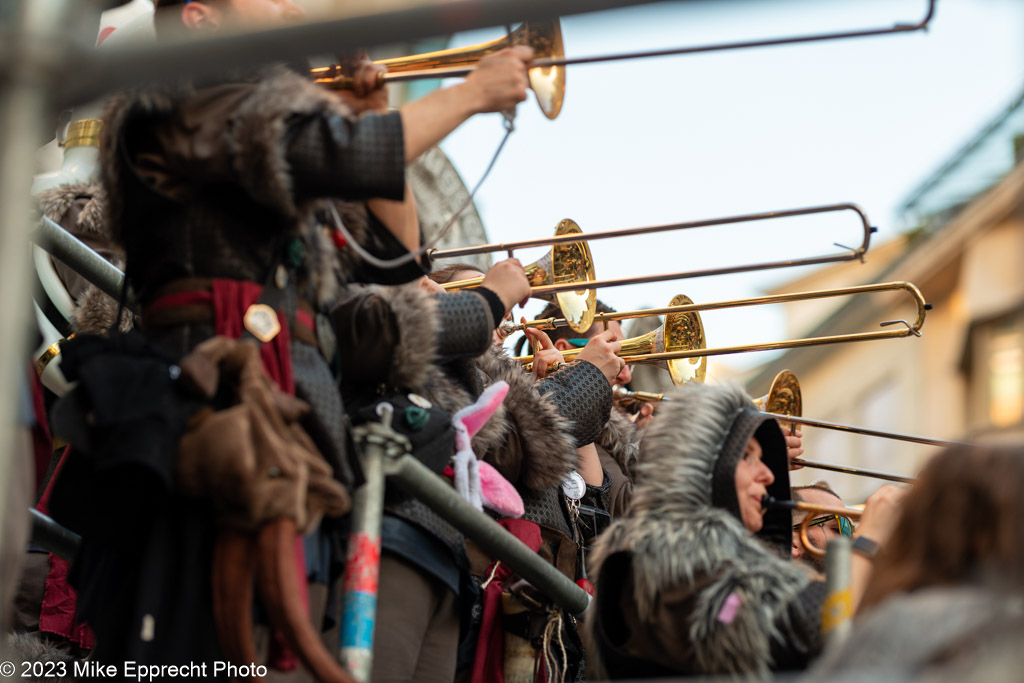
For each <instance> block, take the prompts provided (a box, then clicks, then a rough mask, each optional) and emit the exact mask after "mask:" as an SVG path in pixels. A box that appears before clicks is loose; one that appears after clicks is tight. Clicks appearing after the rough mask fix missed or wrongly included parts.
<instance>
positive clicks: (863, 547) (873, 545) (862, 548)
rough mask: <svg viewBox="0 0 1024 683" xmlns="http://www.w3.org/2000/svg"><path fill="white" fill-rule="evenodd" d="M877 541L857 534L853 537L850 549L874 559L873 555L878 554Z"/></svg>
mask: <svg viewBox="0 0 1024 683" xmlns="http://www.w3.org/2000/svg"><path fill="white" fill-rule="evenodd" d="M878 548H879V546H878V542H877V541H873V540H871V539H870V538H868V537H867V536H858V537H857V538H855V539H853V545H852V546H851V549H852V550H853V552H855V553H860V554H861V555H863V556H864V557H866V558H868V559H869V560H873V559H875V555H877V554H878Z"/></svg>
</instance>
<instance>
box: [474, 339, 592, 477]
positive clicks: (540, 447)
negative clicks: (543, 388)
mask: <svg viewBox="0 0 1024 683" xmlns="http://www.w3.org/2000/svg"><path fill="white" fill-rule="evenodd" d="M476 365H477V368H478V369H479V371H480V373H481V375H482V376H483V377H484V381H485V383H487V384H490V383H491V382H496V381H498V380H505V381H506V382H508V385H509V391H508V396H507V397H506V398H505V403H504V406H505V408H506V411H507V414H506V429H507V430H510V431H513V432H515V434H516V437H517V439H518V441H519V446H520V449H516V448H504V447H503V448H493V449H490V450H488V451H486V455H485V456H484V457H485V459H486V460H487V461H488V462H490V463H491V464H492V465H494V466H495V467H496V468H497V469H498V470H499V471H500V472H502V473H503V474H504V473H506V472H518V476H517V477H515V478H514V481H513V483H514V484H516V485H517V486H524V487H526V488H528V489H531V490H533V491H542V490H544V489H547V488H550V487H552V486H560V485H561V483H562V480H563V479H565V477H566V475H567V474H569V472H571V471H572V470H573V469H574V468H575V467H576V441H575V439H574V438H573V436H572V432H571V425H570V423H569V421H568V420H567V419H566V418H564V417H562V415H561V413H559V412H558V408H557V407H556V406H555V405H554V404H553V403H551V402H550V401H548V400H547V399H546V398H545V397H544V396H542V395H541V393H540V392H539V391H538V389H537V383H536V381H535V378H534V375H533V373H529V372H524V371H523V366H522V364H520V363H519V362H518V361H515V360H513V359H512V358H510V357H509V356H508V355H506V354H505V353H504V352H503V351H502V350H501V349H499V348H492V349H491V350H490V351H488V352H487V353H485V354H483V355H482V356H480V357H479V358H477V361H476ZM491 419H492V420H493V419H494V418H491ZM516 460H518V462H516ZM506 476H508V475H507V474H506Z"/></svg>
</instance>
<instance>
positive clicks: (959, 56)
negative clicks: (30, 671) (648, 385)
mask: <svg viewBox="0 0 1024 683" xmlns="http://www.w3.org/2000/svg"><path fill="white" fill-rule="evenodd" d="M926 4H927V3H926V2H925V1H924V0H827V1H826V0H779V1H777V2H773V1H767V0H764V1H758V2H751V1H742V0H716V1H714V2H683V3H669V4H656V5H648V6H644V7H636V8H629V9H624V10H618V11H615V12H606V13H600V14H594V15H585V16H579V17H570V18H567V19H565V20H564V21H563V22H562V30H563V34H564V37H565V43H566V51H567V54H568V55H569V56H585V55H593V54H601V53H607V52H622V51H630V50H642V49H650V48H657V47H669V46H677V45H698V44H707V43H714V42H725V41H729V42H732V41H735V40H741V39H746V38H763V37H771V36H783V35H799V34H805V33H810V32H817V31H835V30H850V29H859V28H876V27H882V26H889V25H892V24H894V23H897V22H914V23H916V22H917V21H918V20H919V19H920V18H921V17H922V16H923V14H924V11H925V8H926ZM500 33H501V31H490V32H474V33H472V34H464V35H460V36H456V37H455V39H454V40H453V43H452V44H453V45H464V44H469V43H471V42H478V41H481V40H486V39H490V38H492V37H496V36H497V35H499V34H500ZM1022 88H1024V2H1020V0H940V2H939V3H938V8H937V13H936V16H935V18H934V20H933V21H932V24H931V28H930V29H929V30H928V32H926V33H925V32H919V33H913V34H897V35H890V36H883V37H879V38H867V39H854V40H843V41H831V42H824V43H815V44H809V45H794V46H787V47H774V48H758V49H754V50H736V51H728V52H720V53H708V54H702V55H693V56H678V57H664V58H658V59H648V60H636V61H627V62H618V63H609V64H594V65H582V66H577V67H569V72H568V76H567V89H566V98H565V106H564V108H563V110H562V114H561V116H560V117H559V118H558V119H557V120H556V121H548V120H547V119H545V118H544V117H543V116H542V115H541V114H540V112H539V111H538V109H537V107H536V103H535V102H534V101H532V100H531V101H529V102H527V103H525V104H524V105H522V106H520V108H519V114H518V117H517V121H516V125H517V130H516V132H515V134H514V135H513V137H512V139H511V140H510V141H509V143H508V145H507V147H506V149H505V151H504V152H503V154H502V156H501V158H500V159H499V160H498V163H497V166H496V167H495V169H494V171H493V172H492V174H491V177H490V179H489V180H488V181H487V183H486V184H485V185H484V187H483V188H482V189H481V191H480V192H479V194H478V195H477V208H478V209H479V211H480V214H481V216H482V218H483V220H484V224H485V225H486V227H487V230H488V232H489V235H490V238H491V240H492V241H508V240H515V239H526V238H535V237H541V236H545V235H548V234H552V232H553V230H554V227H555V225H556V224H557V223H558V221H559V220H560V219H561V218H564V217H569V218H573V219H574V220H576V221H577V222H578V223H579V224H580V226H581V227H582V228H583V230H584V231H590V232H597V231H603V230H610V229H613V228H621V227H630V226H641V225H650V224H657V223H672V222H678V221H685V220H693V219H699V218H708V217H716V216H728V215H736V214H741V213H753V212H760V211H767V210H775V209H786V208H795V207H801V206H810V205H819V204H830V203H835V202H843V201H851V202H855V203H858V204H860V205H861V206H862V207H863V208H864V209H865V210H866V212H867V214H868V216H869V217H870V218H871V219H872V222H873V223H874V224H875V225H877V226H878V227H879V229H880V234H879V235H878V236H877V237H876V239H877V240H879V242H880V241H882V240H885V239H888V238H891V237H892V236H894V235H896V234H898V233H899V232H900V230H901V229H903V228H905V227H907V226H904V225H902V224H901V223H900V222H899V218H898V216H897V215H896V209H897V207H898V204H899V202H900V200H901V199H903V198H904V197H905V196H906V194H907V193H908V192H909V191H910V190H912V189H913V188H914V187H915V186H916V185H917V184H918V183H919V182H921V181H922V180H923V179H924V178H925V177H926V176H927V175H928V174H930V173H931V172H932V171H933V170H934V169H935V168H936V167H937V166H938V165H939V164H940V163H942V162H943V161H944V160H945V159H947V158H948V157H949V156H950V155H951V154H952V153H953V152H955V151H956V150H957V149H958V148H959V147H960V146H961V145H962V144H963V143H964V142H966V141H967V140H968V139H969V138H970V137H971V136H972V135H973V134H974V133H976V132H977V130H978V129H979V128H980V127H981V126H982V125H983V124H984V123H986V122H987V121H988V120H989V119H990V118H991V117H993V116H994V115H995V114H996V113H997V112H999V111H1000V110H1001V109H1002V108H1003V107H1004V106H1005V105H1006V104H1007V103H1008V102H1009V101H1010V100H1011V99H1012V98H1013V97H1014V96H1015V95H1016V94H1017V93H1019V92H1020V90H1021V89H1022ZM500 137H501V126H500V121H499V120H498V117H496V116H489V117H477V120H474V121H472V122H470V123H469V124H467V125H465V126H463V127H462V128H461V129H459V131H457V132H456V133H455V134H453V135H452V136H451V137H450V138H449V139H448V140H447V141H446V142H445V144H444V148H445V150H446V151H447V152H448V154H449V155H450V156H451V158H452V159H453V161H454V162H455V164H456V166H457V167H458V169H459V171H460V172H461V173H462V175H463V178H464V179H465V180H466V182H467V184H469V185H472V184H473V183H475V182H476V180H477V179H478V178H479V177H480V174H481V173H482V172H483V169H484V167H485V166H486V164H487V162H488V161H489V159H490V155H491V154H492V153H493V150H494V148H495V146H496V145H497V144H498V142H499V140H500ZM850 216H851V215H850V214H848V215H847V216H846V217H845V218H843V219H841V220H824V219H820V218H819V219H801V220H799V221H794V222H793V223H790V224H788V225H782V224H778V225H773V223H774V222H766V223H759V224H755V225H754V226H749V227H737V226H731V227H721V228H711V229H705V230H700V231H688V232H687V233H685V234H684V233H669V234H663V235H658V236H650V237H645V238H638V239H636V240H633V241H631V242H629V241H624V240H611V241H603V242H595V243H594V244H593V245H592V248H593V251H594V256H595V260H596V263H597V272H598V275H599V276H603V277H625V276H629V275H638V274H646V273H659V272H674V271H680V270H690V269H698V268H707V267H713V266H716V265H732V264H738V263H750V262H756V261H764V260H775V259H782V258H787V257H795V256H810V255H817V254H823V253H834V251H835V248H834V247H832V246H831V245H832V243H833V242H836V241H839V242H843V243H846V244H851V243H852V244H857V243H859V239H860V237H859V230H858V227H857V224H856V222H855V221H853V220H851V217H850ZM539 256H540V251H539V250H532V251H525V252H523V253H522V254H521V255H520V258H521V259H522V260H523V261H524V262H529V261H533V260H535V259H536V258H538V257H539ZM868 257H869V258H870V252H869V255H868ZM805 272H806V269H787V270H777V271H771V272H768V273H761V274H750V275H737V276H726V277H716V278H702V279H696V280H685V281H679V282H674V283H672V282H669V283H662V284H650V285H638V286H633V287H623V288H616V289H606V290H603V291H601V292H599V295H598V296H599V297H600V298H602V299H603V300H605V301H607V302H608V303H609V304H611V305H612V306H615V307H616V308H618V309H620V310H625V309H633V308H641V307H645V306H664V305H666V304H667V303H668V300H669V299H670V298H671V297H672V295H673V294H675V293H677V292H682V293H686V294H688V295H689V296H691V297H692V298H693V299H694V300H695V301H717V300H722V299H732V298H737V297H742V296H749V295H753V294H757V293H759V292H760V291H761V288H763V287H765V286H767V285H769V284H772V283H775V282H779V281H780V280H783V279H788V278H790V277H796V276H797V275H800V274H802V273H805ZM539 308H540V306H539V304H531V305H530V306H529V307H528V308H527V311H528V312H529V313H536V312H537V311H538V310H539ZM778 310H779V309H777V308H776V309H775V311H771V310H769V309H768V308H762V309H757V310H755V309H748V310H745V311H733V312H722V313H707V314H705V315H704V323H705V327H706V330H707V335H708V339H709V344H710V345H715V346H721V345H731V344H739V343H745V342H752V341H766V340H770V339H776V338H778V335H780V334H782V329H781V325H782V321H781V318H780V316H779V315H777V313H778ZM925 332H926V333H927V327H926V328H925ZM890 343H899V342H890ZM762 360H764V356H763V354H747V355H745V356H732V357H728V358H725V359H724V361H722V362H726V363H728V364H730V365H734V366H735V365H743V366H749V365H751V364H755V363H758V362H761V361H762ZM712 361H713V362H712V364H711V366H710V368H709V374H710V375H711V376H714V375H715V361H714V359H712Z"/></svg>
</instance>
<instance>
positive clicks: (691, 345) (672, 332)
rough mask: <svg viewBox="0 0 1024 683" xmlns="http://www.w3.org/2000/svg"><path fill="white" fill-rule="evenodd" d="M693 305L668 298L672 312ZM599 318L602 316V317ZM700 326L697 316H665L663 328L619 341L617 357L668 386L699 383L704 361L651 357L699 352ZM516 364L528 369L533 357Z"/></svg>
mask: <svg viewBox="0 0 1024 683" xmlns="http://www.w3.org/2000/svg"><path fill="white" fill-rule="evenodd" d="M692 304H693V302H692V301H690V298H689V297H688V296H686V295H685V294H677V295H676V296H674V297H672V303H671V307H672V308H684V307H685V306H686V305H692ZM602 315H603V314H602ZM705 343H706V342H705V338H704V325H703V324H702V323H701V320H700V316H699V315H698V314H697V313H694V312H691V311H687V312H673V313H670V314H668V315H666V316H665V324H664V325H662V326H661V327H659V328H658V329H656V330H654V331H653V332H648V333H647V334H645V335H643V336H641V337H633V338H631V339H624V340H622V342H621V344H622V347H621V349H620V350H619V355H620V356H622V357H623V358H626V361H627V362H629V363H633V364H635V365H653V366H655V367H659V368H661V369H663V370H668V373H669V376H670V377H671V378H672V383H673V384H676V385H679V384H686V383H687V382H703V381H704V376H705V375H706V373H707V358H704V357H701V358H697V357H692V356H687V357H683V356H680V357H678V358H675V357H673V358H657V359H651V360H648V358H652V357H653V356H657V355H659V354H661V355H672V354H679V353H684V352H686V351H691V350H699V349H703V348H704V346H705ZM582 351H583V349H569V350H567V351H562V357H563V358H565V359H566V360H570V359H572V358H575V357H576V356H578V355H579V354H580V353H581V352H582ZM516 360H518V361H520V362H522V363H524V364H526V366H527V367H529V366H530V365H531V364H532V363H533V356H521V357H519V358H516Z"/></svg>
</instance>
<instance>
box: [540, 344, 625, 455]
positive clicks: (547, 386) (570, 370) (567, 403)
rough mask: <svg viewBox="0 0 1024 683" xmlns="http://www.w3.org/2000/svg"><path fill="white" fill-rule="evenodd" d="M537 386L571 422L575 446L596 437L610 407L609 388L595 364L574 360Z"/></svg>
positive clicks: (585, 443)
mask: <svg viewBox="0 0 1024 683" xmlns="http://www.w3.org/2000/svg"><path fill="white" fill-rule="evenodd" d="M537 385H538V389H539V390H540V392H541V395H542V396H544V397H545V398H547V400H548V401H549V402H550V403H552V404H554V405H555V406H556V407H557V408H558V412H559V413H561V415H562V416H563V417H565V418H566V419H568V420H569V421H570V422H571V423H572V428H571V433H572V436H573V438H575V439H576V447H577V448H579V447H580V446H586V445H587V444H588V443H593V442H594V441H595V440H596V439H597V437H598V435H599V434H600V433H601V428H602V427H603V426H604V424H605V423H606V422H608V415H609V414H610V413H611V409H612V387H611V385H610V384H609V383H608V380H607V379H606V378H605V376H604V373H602V372H601V371H600V370H598V369H597V366H595V365H593V364H591V363H588V362H587V361H581V360H577V361H573V362H572V363H569V364H568V365H566V366H564V367H562V369H560V370H558V371H557V372H555V373H554V374H553V375H549V376H548V377H545V378H544V379H542V380H540V381H539V382H538V383H537Z"/></svg>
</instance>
